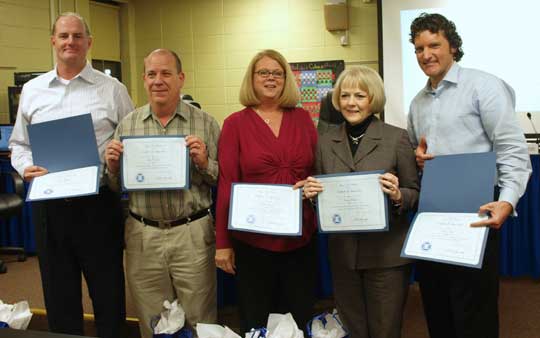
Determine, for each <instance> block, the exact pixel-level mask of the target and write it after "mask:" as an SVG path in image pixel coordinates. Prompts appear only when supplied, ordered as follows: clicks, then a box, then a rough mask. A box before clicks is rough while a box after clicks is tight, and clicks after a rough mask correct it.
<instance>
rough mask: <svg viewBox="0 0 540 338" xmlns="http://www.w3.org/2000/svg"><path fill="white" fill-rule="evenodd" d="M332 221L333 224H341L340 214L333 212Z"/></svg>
mask: <svg viewBox="0 0 540 338" xmlns="http://www.w3.org/2000/svg"><path fill="white" fill-rule="evenodd" d="M332 222H334V224H341V216H340V215H339V214H334V216H332Z"/></svg>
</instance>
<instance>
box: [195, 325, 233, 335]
mask: <svg viewBox="0 0 540 338" xmlns="http://www.w3.org/2000/svg"><path fill="white" fill-rule="evenodd" d="M197 336H198V337H199V338H242V337H240V336H239V335H237V334H236V333H235V332H234V331H233V330H231V329H229V328H228V327H227V326H221V325H216V324H204V323H198V324H197Z"/></svg>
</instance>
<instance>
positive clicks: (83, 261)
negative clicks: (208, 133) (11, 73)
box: [9, 13, 133, 338]
mask: <svg viewBox="0 0 540 338" xmlns="http://www.w3.org/2000/svg"><path fill="white" fill-rule="evenodd" d="M51 44H52V46H53V49H54V51H55V54H56V66H55V68H54V69H53V70H51V71H50V72H48V73H46V74H43V75H41V76H39V77H37V78H35V79H33V80H31V81H29V82H28V83H26V84H25V85H24V87H23V90H22V94H21V98H20V103H19V111H18V112H17V121H16V123H15V127H14V130H13V134H12V136H11V139H10V145H9V147H10V149H11V152H12V157H11V163H12V165H13V167H14V168H15V169H16V170H17V171H18V172H19V174H21V176H22V177H23V178H24V179H25V180H26V181H28V182H29V181H31V180H32V179H33V178H34V177H37V176H41V175H45V174H46V173H47V168H43V167H40V166H37V165H34V163H33V161H32V148H31V145H30V143H29V140H28V133H27V129H26V128H27V126H28V125H29V124H34V123H40V122H45V121H51V120H56V119H61V118H66V117H70V116H75V115H81V114H86V113H90V114H91V115H92V121H93V124H94V130H95V133H96V140H97V144H98V148H99V153H100V159H101V161H102V163H104V162H103V153H104V149H105V145H106V143H107V142H108V141H109V140H110V138H111V137H112V135H113V133H114V130H115V128H116V125H117V124H118V123H119V122H120V120H121V119H122V118H123V117H124V116H125V115H126V114H127V113H129V112H130V111H131V110H133V104H132V102H131V99H130V98H129V95H128V93H127V90H126V87H125V86H124V85H122V84H121V83H120V82H118V81H117V80H116V79H114V78H112V77H109V76H107V75H105V74H103V73H101V72H98V71H96V70H94V69H93V68H92V66H91V65H90V64H89V63H88V62H87V61H86V56H87V52H88V50H89V49H90V47H91V46H92V37H91V35H90V30H89V28H88V25H87V24H86V23H85V21H84V19H83V18H82V17H81V16H79V15H78V14H76V13H64V14H61V15H60V16H59V17H58V18H57V19H56V21H55V23H54V25H53V29H52V36H51ZM102 170H103V166H102ZM104 180H105V178H104V177H103V171H102V174H101V188H100V192H99V195H94V196H86V197H78V198H70V199H58V200H50V201H44V202H34V203H33V205H32V211H33V221H34V224H35V226H36V244H37V251H38V257H39V264H40V270H41V279H42V285H43V293H44V297H45V306H46V308H47V319H48V322H49V330H51V331H53V332H59V333H66V334H73V335H83V309H82V302H81V298H82V290H81V275H84V277H85V280H86V283H87V285H88V289H89V292H90V297H91V298H92V303H93V308H94V314H95V321H96V325H97V332H98V335H99V337H102V338H105V337H107V338H108V337H111V338H112V337H114V338H117V337H122V336H123V335H124V330H123V327H124V322H125V293H124V273H123V265H122V254H123V251H122V249H123V248H122V246H123V245H122V243H123V222H122V213H121V207H120V199H119V196H118V195H117V194H115V193H113V192H111V191H109V190H108V189H107V187H106V184H105V182H104Z"/></svg>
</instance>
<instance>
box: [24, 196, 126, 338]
mask: <svg viewBox="0 0 540 338" xmlns="http://www.w3.org/2000/svg"><path fill="white" fill-rule="evenodd" d="M32 211H33V220H34V224H35V227H36V244H37V250H38V257H39V266H40V271H41V281H42V285H43V294H44V297H45V307H46V309H47V319H48V322H49V330H50V331H52V332H58V333H66V334H73V335H83V308H82V289H81V282H82V280H81V274H82V275H84V278H85V280H86V283H87V285H88V290H89V293H90V297H91V299H92V305H93V308H94V314H95V322H96V326H97V333H98V336H99V337H101V338H113V337H114V338H117V337H123V336H124V332H125V330H124V325H125V317H126V316H125V315H126V310H125V291H124V290H125V286H124V270H123V241H124V239H123V232H124V230H123V229H124V228H123V227H124V225H123V222H122V211H121V206H120V199H119V196H118V195H117V194H115V193H113V192H111V191H109V190H108V189H107V188H102V189H101V191H100V194H99V195H95V196H86V197H79V198H72V199H58V200H51V201H43V202H34V203H33V204H32Z"/></svg>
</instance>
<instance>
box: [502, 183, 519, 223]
mask: <svg viewBox="0 0 540 338" xmlns="http://www.w3.org/2000/svg"><path fill="white" fill-rule="evenodd" d="M499 201H504V202H508V203H510V204H511V205H512V216H513V217H517V212H516V206H517V203H518V201H519V195H518V194H517V193H515V192H514V191H513V190H512V189H508V188H506V189H505V188H501V192H500V193H499Z"/></svg>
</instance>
